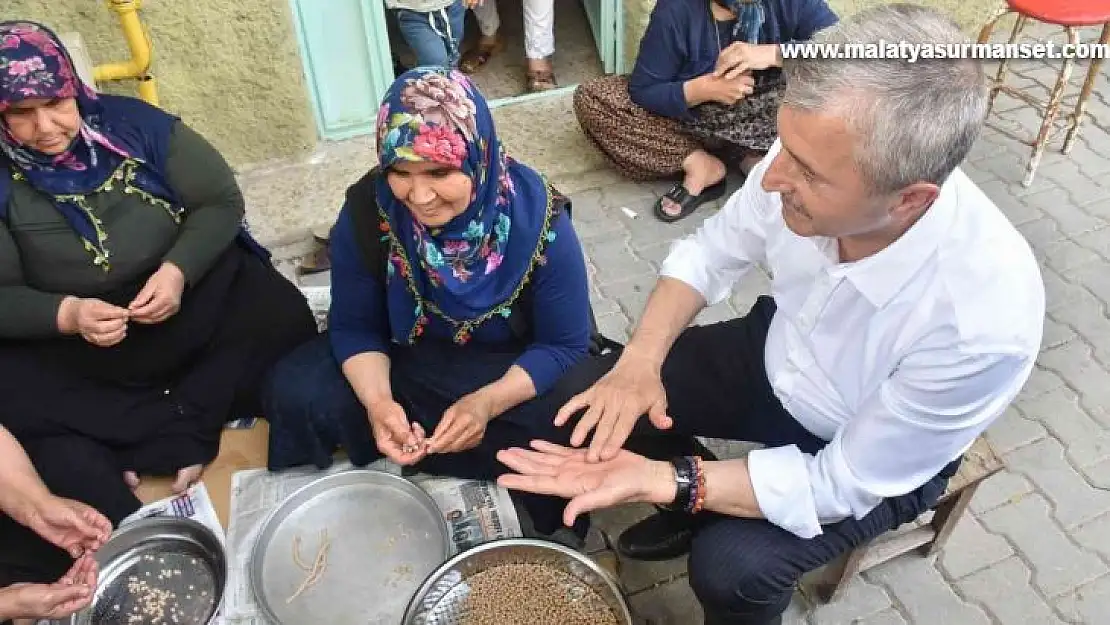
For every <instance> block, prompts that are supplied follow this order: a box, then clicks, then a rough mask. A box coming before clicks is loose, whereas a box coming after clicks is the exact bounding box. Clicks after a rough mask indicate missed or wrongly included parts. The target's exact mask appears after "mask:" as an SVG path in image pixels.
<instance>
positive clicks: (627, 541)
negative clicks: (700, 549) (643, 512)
mask: <svg viewBox="0 0 1110 625" xmlns="http://www.w3.org/2000/svg"><path fill="white" fill-rule="evenodd" d="M693 538H694V522H693V519H691V518H690V516H689V515H687V514H683V513H680V512H669V511H666V510H660V511H659V512H658V513H656V514H654V515H652V516H649V517H648V518H646V519H644V520H643V521H640V522H639V523H637V524H635V525H633V526H632V527H629V528H628V529H626V530H624V532H622V533H621V535H620V538H618V539H617V551H618V552H619V553H620V554H621V555H623V556H625V557H627V558H632V559H633V560H671V559H673V558H677V557H679V556H683V555H686V554H687V553H688V552H689V551H690V543H691V542H692V541H693Z"/></svg>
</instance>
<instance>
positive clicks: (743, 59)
mask: <svg viewBox="0 0 1110 625" xmlns="http://www.w3.org/2000/svg"><path fill="white" fill-rule="evenodd" d="M777 65H779V47H778V46H777V45H774V44H768V45H754V44H750V43H745V42H743V41H737V42H736V43H733V44H732V45H730V46H729V47H727V48H725V49H724V50H722V51H721V55H720V56H719V57H717V67H716V68H715V69H714V70H713V76H714V77H715V78H722V79H725V80H733V79H736V78H739V77H740V76H742V75H744V74H749V73H751V72H753V71H757V70H761V69H767V68H768V67H775V66H777Z"/></svg>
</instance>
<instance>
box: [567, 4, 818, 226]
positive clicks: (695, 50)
mask: <svg viewBox="0 0 1110 625" xmlns="http://www.w3.org/2000/svg"><path fill="white" fill-rule="evenodd" d="M836 21H837V18H836V15H835V14H834V13H833V12H832V11H831V10H830V9H829V7H828V6H827V5H826V4H825V2H824V0H668V1H667V2H659V3H657V4H656V5H655V9H654V11H652V14H651V19H650V21H649V22H648V27H647V31H646V32H645V33H644V36H643V39H641V41H640V54H639V56H638V57H637V59H636V66H635V67H634V68H633V70H632V74H631V76H628V77H625V76H606V77H602V78H598V79H594V80H592V81H589V82H586V83H584V84H583V85H582V86H580V87H579V88H578V89H577V90H575V93H574V111H575V115H576V116H577V117H578V123H579V124H580V125H581V126H582V129H583V130H584V131H585V133H586V135H587V136H588V137H590V139H591V140H592V141H593V142H594V144H595V145H597V147H598V148H599V149H600V150H601V151H602V152H603V153H604V154H605V155H606V156H607V157H608V158H609V160H610V161H611V162H612V164H613V166H614V167H615V168H616V169H617V170H618V171H620V172H621V173H622V174H624V175H625V176H628V177H629V178H631V179H633V180H639V181H647V180H656V179H668V178H671V177H674V176H677V175H678V174H682V176H683V180H682V182H680V183H678V184H676V185H675V186H674V187H673V188H672V189H671V190H670V191H668V192H667V193H666V194H664V196H663V197H662V198H660V200H659V201H658V202H657V203H656V204H655V215H656V217H658V218H659V219H660V220H662V221H665V222H673V221H677V220H679V219H682V218H683V217H686V216H688V215H690V214H691V213H693V212H694V211H695V210H697V208H698V207H699V206H701V205H702V204H704V203H705V202H709V201H712V200H715V199H718V198H720V197H721V196H722V195H723V194H724V192H725V175H726V173H727V169H728V167H729V166H731V167H733V168H739V169H740V170H741V171H742V172H743V173H746V172H747V171H748V170H749V169H750V168H751V166H752V165H754V164H755V163H756V162H758V161H759V159H760V158H762V156H763V154H765V153H766V151H767V149H768V148H770V146H771V144H772V143H773V142H774V141H775V138H776V136H777V134H778V130H777V126H778V125H777V123H776V121H775V118H776V115H777V113H778V105H779V101H780V100H781V98H782V88H783V82H782V74H781V66H782V58H781V55H780V51H779V44H781V43H786V42H791V41H802V40H807V39H809V38H811V37H812V36H813V34H814V33H816V32H817V31H819V30H822V29H824V28H827V27H829V26H831V25H833V24H835V23H836Z"/></svg>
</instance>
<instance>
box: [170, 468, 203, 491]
mask: <svg viewBox="0 0 1110 625" xmlns="http://www.w3.org/2000/svg"><path fill="white" fill-rule="evenodd" d="M203 471H204V467H203V466H202V465H199V464H194V465H190V466H187V467H185V468H184V469H181V470H179V471H178V472H177V479H176V480H174V481H173V486H170V490H172V491H173V492H174V494H175V495H180V494H181V493H183V492H185V491H186V490H189V487H190V486H192V485H193V484H196V483H197V481H199V480H200V474H201V472H203Z"/></svg>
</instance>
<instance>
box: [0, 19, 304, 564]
mask: <svg viewBox="0 0 1110 625" xmlns="http://www.w3.org/2000/svg"><path fill="white" fill-rule="evenodd" d="M243 214H244V203H243V196H242V194H241V193H240V191H239V187H238V185H237V183H236V181H235V176H234V174H233V172H232V171H231V168H230V167H229V166H228V165H227V163H226V162H225V161H224V160H223V158H221V156H220V154H219V153H218V152H217V151H216V150H215V149H214V148H213V147H212V146H211V145H210V144H209V143H208V142H207V141H205V140H204V139H203V138H202V137H201V136H200V135H198V134H197V133H196V132H194V131H193V130H191V129H190V128H189V127H188V126H186V125H185V124H184V123H183V122H181V121H180V120H179V119H177V118H176V117H174V116H172V115H170V114H167V113H165V112H163V111H161V110H160V109H157V108H155V107H153V106H151V105H149V104H147V103H145V102H142V101H141V100H137V99H134V98H129V97H124V96H108V95H97V94H96V93H94V92H93V91H92V90H90V89H89V88H88V87H86V86H85V85H84V84H83V83H82V82H81V80H80V78H79V77H78V76H77V74H76V72H75V71H74V65H73V62H72V60H71V59H70V57H69V53H68V52H67V51H66V50H65V48H64V47H63V45H62V43H61V42H60V41H59V39H58V38H57V36H55V34H54V33H53V32H51V31H50V30H49V29H48V28H46V27H45V26H43V25H41V24H36V23H32V22H4V23H0V302H3V305H0V371H3V375H0V397H2V398H3V401H2V402H0V424H2V425H3V426H4V427H6V428H8V429H9V430H10V431H11V432H12V434H13V435H15V436H16V438H17V439H19V441H20V442H21V443H22V444H23V446H24V447H25V448H26V449H27V452H28V454H29V455H30V456H31V458H32V460H33V461H34V464H35V467H36V468H37V469H38V470H39V472H40V473H42V474H43V475H44V477H46V479H47V484H48V485H49V486H50V487H51V489H52V490H54V492H57V493H58V494H59V495H61V496H64V497H71V498H73V499H78V500H80V501H83V502H85V503H87V504H89V505H91V506H93V507H94V508H96V509H97V510H99V511H100V512H101V513H103V514H104V515H106V516H107V517H108V519H109V520H111V521H112V522H113V523H118V522H119V521H120V520H122V519H123V518H125V517H126V516H127V515H129V514H131V513H132V512H134V511H135V510H137V509H138V507H139V500H138V499H137V498H136V497H135V495H134V494H133V492H132V490H131V488H133V487H136V486H138V484H139V479H140V476H141V475H143V474H149V475H168V476H176V479H175V481H174V484H173V488H174V490H175V491H178V492H181V491H184V490H185V489H186V488H187V487H188V486H189V485H190V484H192V483H194V482H196V481H197V479H198V478H199V477H200V474H201V471H202V468H203V466H204V465H205V464H207V463H209V462H210V461H211V460H213V459H214V458H215V457H216V455H217V452H218V451H219V443H220V434H221V432H222V429H223V426H224V424H225V423H226V422H227V421H229V420H231V419H234V418H238V417H244V416H257V410H258V393H257V391H258V385H259V382H260V380H261V378H262V375H263V373H264V371H265V370H266V369H267V368H268V367H269V365H270V364H271V363H272V362H273V361H275V360H276V359H277V358H278V357H279V356H281V355H282V354H283V353H284V352H285V351H287V350H288V349H290V348H292V347H293V346H295V345H297V344H299V343H301V342H303V341H305V340H307V339H308V337H310V336H312V335H314V334H315V332H316V324H315V321H314V318H313V316H312V312H311V310H309V307H308V303H307V302H306V300H305V298H304V296H303V295H302V294H301V293H300V291H298V289H297V288H296V287H295V286H294V285H293V284H292V283H290V282H289V281H288V280H286V279H285V278H284V277H282V275H281V274H280V273H278V272H277V271H276V270H275V269H274V267H273V266H272V265H271V264H270V262H269V257H268V254H267V253H266V251H265V250H264V249H262V248H261V247H260V246H259V245H258V244H257V243H256V242H255V241H254V240H253V238H251V237H250V235H249V234H248V233H247V231H246V229H245V227H244V225H243V221H242V219H243ZM260 319H265V323H259V320H260ZM129 487H131V488H129ZM17 543H19V544H20V546H19V549H18V550H16V548H15V546H14V545H16V544H17ZM47 547H49V546H48V545H46V544H45V543H41V541H40V542H39V543H33V544H29V545H24V544H22V539H21V538H19V537H16V536H11V535H7V534H3V533H0V553H14V552H17V551H18V553H20V554H21V557H23V558H24V559H25V564H26V566H27V567H28V568H31V569H34V570H37V571H38V572H39V574H40V575H41V576H42V578H43V579H57V578H58V576H60V575H61V573H62V572H64V571H65V568H67V565H66V566H63V565H64V563H63V562H61V561H60V560H59V559H58V558H57V557H56V554H53V553H52V552H51V551H50V550H49V549H47Z"/></svg>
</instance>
